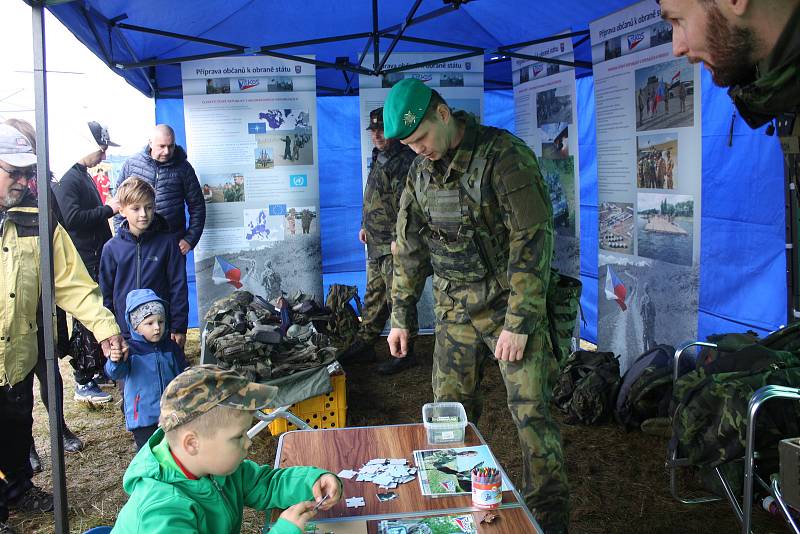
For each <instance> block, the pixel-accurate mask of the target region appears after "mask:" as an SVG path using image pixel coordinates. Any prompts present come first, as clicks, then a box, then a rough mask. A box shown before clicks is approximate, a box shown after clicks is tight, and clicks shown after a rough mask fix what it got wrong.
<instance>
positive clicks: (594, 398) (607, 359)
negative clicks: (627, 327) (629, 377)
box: [553, 350, 620, 425]
mask: <svg viewBox="0 0 800 534" xmlns="http://www.w3.org/2000/svg"><path fill="white" fill-rule="evenodd" d="M619 383H620V377H619V361H618V359H617V356H615V355H614V353H613V352H592V351H587V350H576V351H575V352H573V353H572V354H570V356H569V357H568V358H567V361H566V363H565V364H564V369H563V370H562V371H561V375H560V376H559V377H558V381H557V382H556V385H555V387H554V388H553V402H554V403H555V404H556V406H557V407H558V408H559V409H560V410H561V411H562V412H564V413H565V414H567V418H566V422H567V423H569V424H574V423H583V424H586V425H591V424H594V423H601V422H603V421H604V420H605V419H606V418H607V417H608V416H609V415H610V414H611V411H612V410H613V407H614V399H615V398H616V395H617V390H618V389H619Z"/></svg>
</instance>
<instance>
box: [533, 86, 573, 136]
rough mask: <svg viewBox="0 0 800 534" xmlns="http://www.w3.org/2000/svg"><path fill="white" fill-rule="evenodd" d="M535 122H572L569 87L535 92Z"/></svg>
mask: <svg viewBox="0 0 800 534" xmlns="http://www.w3.org/2000/svg"><path fill="white" fill-rule="evenodd" d="M536 118H537V124H538V125H539V127H541V126H542V125H543V124H548V123H554V122H566V123H570V122H572V97H571V96H570V92H569V88H567V87H556V88H555V89H548V90H547V91H539V92H538V93H536Z"/></svg>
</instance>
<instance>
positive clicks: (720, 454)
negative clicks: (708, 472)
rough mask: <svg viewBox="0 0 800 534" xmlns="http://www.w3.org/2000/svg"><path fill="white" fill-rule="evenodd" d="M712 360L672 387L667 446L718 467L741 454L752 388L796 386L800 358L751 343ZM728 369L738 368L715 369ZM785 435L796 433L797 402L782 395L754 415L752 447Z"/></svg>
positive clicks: (702, 464) (696, 461)
mask: <svg viewBox="0 0 800 534" xmlns="http://www.w3.org/2000/svg"><path fill="white" fill-rule="evenodd" d="M729 359H730V360H733V361H731V362H726V360H729ZM713 363H715V364H716V365H714V366H713V367H712V366H708V367H701V368H699V369H696V370H694V371H692V372H690V373H687V374H685V375H683V376H681V377H680V378H679V379H678V381H677V382H676V383H675V387H674V398H675V399H676V400H677V401H678V402H677V405H676V407H675V412H674V415H673V419H672V430H673V439H672V442H671V443H670V447H671V449H672V450H674V448H675V447H677V450H678V454H679V456H681V457H686V458H688V459H689V461H690V462H691V463H692V464H693V465H696V466H699V467H716V466H718V465H721V464H724V463H726V462H728V461H731V460H735V459H737V458H740V457H741V456H742V455H744V452H745V443H746V428H747V413H748V402H749V400H750V397H751V396H752V395H753V394H754V393H755V392H756V390H758V389H759V388H760V387H762V386H766V385H769V384H772V385H779V386H788V387H798V386H800V357H798V355H797V354H795V353H791V352H784V351H777V350H771V349H767V348H765V347H762V346H760V345H750V346H748V347H744V348H743V349H741V350H740V351H738V352H736V353H734V354H733V355H730V356H724V357H721V358H720V359H719V360H716V361H715V362H713ZM726 368H730V369H736V370H732V371H730V372H714V370H723V369H726ZM789 435H791V436H795V435H800V406H798V405H797V403H796V402H794V401H781V400H775V401H771V402H770V403H767V404H766V405H764V407H763V408H762V409H761V410H760V411H759V417H758V419H757V425H756V449H757V450H759V449H763V448H766V447H772V446H775V445H776V444H777V443H778V441H780V440H781V439H783V438H784V437H786V436H789Z"/></svg>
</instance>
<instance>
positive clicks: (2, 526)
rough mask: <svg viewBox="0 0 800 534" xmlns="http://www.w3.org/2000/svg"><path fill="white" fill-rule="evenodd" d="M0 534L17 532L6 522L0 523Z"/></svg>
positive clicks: (15, 533)
mask: <svg viewBox="0 0 800 534" xmlns="http://www.w3.org/2000/svg"><path fill="white" fill-rule="evenodd" d="M0 534H17V531H16V529H14V528H13V527H12V526H11V523H9V522H8V521H0Z"/></svg>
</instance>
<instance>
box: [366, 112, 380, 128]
mask: <svg viewBox="0 0 800 534" xmlns="http://www.w3.org/2000/svg"><path fill="white" fill-rule="evenodd" d="M367 130H383V108H376V109H373V110H372V111H370V112H369V126H367Z"/></svg>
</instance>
